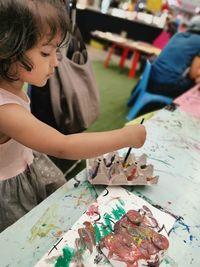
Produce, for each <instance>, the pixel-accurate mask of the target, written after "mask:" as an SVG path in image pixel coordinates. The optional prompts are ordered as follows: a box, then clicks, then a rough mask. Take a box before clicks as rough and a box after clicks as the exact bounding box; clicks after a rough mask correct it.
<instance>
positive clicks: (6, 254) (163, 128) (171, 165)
mask: <svg viewBox="0 0 200 267" xmlns="http://www.w3.org/2000/svg"><path fill="white" fill-rule="evenodd" d="M145 125H146V128H147V141H146V143H145V145H144V147H143V148H142V149H140V150H139V151H138V154H141V153H146V154H147V155H148V162H149V163H152V164H153V165H154V167H155V174H156V175H159V177H160V178H159V183H158V184H157V185H156V186H152V187H145V186H135V187H127V189H128V190H129V191H133V192H134V193H136V194H138V195H140V196H142V197H143V198H144V199H146V200H148V201H149V202H150V203H153V204H155V206H157V207H159V208H160V209H165V210H167V211H168V212H170V213H172V214H175V215H177V218H179V220H178V221H177V223H176V224H175V226H174V228H173V230H172V232H171V235H170V247H169V251H168V258H167V259H166V260H165V261H164V262H163V263H162V264H161V266H167V267H170V266H173V267H176V266H181V267H189V266H193V267H196V266H200V257H199V253H200V195H199V187H200V179H199V177H200V164H199V162H200V120H199V119H198V118H195V117H193V116H192V115H189V114H187V113H184V112H183V111H181V110H179V109H176V110H175V111H174V112H171V111H168V110H161V111H159V112H158V113H157V114H156V115H155V116H154V117H153V118H152V119H151V120H149V121H147V122H146V123H145ZM126 151H127V150H122V151H120V153H126ZM135 153H137V151H135ZM103 189H104V187H103V186H100V187H99V186H95V187H94V186H92V185H91V184H90V183H88V182H87V181H86V172H85V171H83V172H82V173H80V174H79V175H78V176H77V177H76V180H71V181H69V182H68V183H66V184H65V185H64V186H63V187H62V188H60V189H59V190H57V191H56V192H55V193H54V194H52V195H51V196H50V197H49V198H47V199H46V200H45V201H43V202H42V203H41V204H40V205H38V206H37V207H36V208H34V209H33V210H32V211H31V212H29V213H28V214H27V215H25V216H24V217H23V218H21V219H20V220H19V221H18V222H16V223H15V224H14V225H13V226H11V227H9V228H8V229H6V230H5V231H4V232H2V233H1V234H0V258H1V264H0V265H1V267H4V266H14V267H27V266H29V267H31V266H34V265H35V264H36V262H38V260H39V259H40V258H41V257H42V256H43V255H44V254H45V253H46V252H47V251H48V250H49V249H50V248H51V247H52V245H53V244H55V243H56V242H57V241H59V240H60V238H61V236H62V235H63V234H64V233H65V232H66V231H67V230H68V229H70V228H71V227H72V225H73V224H74V223H75V222H76V221H77V219H78V218H79V217H80V216H81V215H82V214H83V213H84V212H85V211H86V209H87V207H88V206H89V204H91V203H92V202H93V201H94V200H95V199H96V198H97V196H98V195H99V194H100V193H101V192H102V191H103Z"/></svg>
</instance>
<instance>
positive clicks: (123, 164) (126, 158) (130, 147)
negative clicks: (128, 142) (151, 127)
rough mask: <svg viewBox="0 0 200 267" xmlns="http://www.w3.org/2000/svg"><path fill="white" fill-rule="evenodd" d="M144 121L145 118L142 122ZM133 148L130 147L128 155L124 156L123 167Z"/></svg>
mask: <svg viewBox="0 0 200 267" xmlns="http://www.w3.org/2000/svg"><path fill="white" fill-rule="evenodd" d="M143 122H144V118H142V120H141V122H140V124H143ZM131 149H132V147H129V149H128V152H127V154H126V156H125V158H124V162H123V167H125V164H126V161H127V159H128V157H129V155H130V153H131Z"/></svg>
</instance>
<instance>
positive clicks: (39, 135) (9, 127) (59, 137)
mask: <svg viewBox="0 0 200 267" xmlns="http://www.w3.org/2000/svg"><path fill="white" fill-rule="evenodd" d="M0 132H1V133H3V134H5V135H6V136H8V137H10V138H13V139H15V140H16V141H18V142H19V143H21V144H23V145H25V146H27V147H29V148H31V149H33V150H36V151H39V152H42V153H45V154H48V155H52V156H55V157H59V158H65V159H86V158H91V157H95V156H98V155H101V154H104V153H107V152H111V151H114V150H117V149H120V148H123V147H135V148H139V147H141V146H142V145H143V144H144V142H145V139H146V131H145V128H144V126H143V125H140V124H138V125H132V126H127V127H124V128H122V129H118V130H113V131H107V132H98V133H79V134H70V135H63V134H61V133H60V132H58V131H57V130H55V129H54V128H52V127H50V126H48V125H47V124H45V123H43V122H41V121H39V120H38V119H37V118H35V117H34V116H33V115H32V114H31V113H29V112H28V111H27V110H26V109H25V108H23V107H22V106H20V105H17V104H6V105H3V106H0Z"/></svg>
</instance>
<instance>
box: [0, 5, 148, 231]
mask: <svg viewBox="0 0 200 267" xmlns="http://www.w3.org/2000/svg"><path fill="white" fill-rule="evenodd" d="M61 2H62V1H61V0H0V231H2V230H4V229H5V228H6V227H7V226H9V225H11V224H12V223H13V222H15V221H16V220H17V219H18V218H20V217H21V216H23V215H24V214H25V213H27V212H28V211H29V210H31V209H32V208H33V207H34V206H36V205H37V204H38V203H39V202H41V201H42V200H43V199H44V198H45V197H47V196H48V195H49V194H50V193H52V192H53V191H54V190H55V189H57V188H58V187H59V186H61V185H62V184H63V183H64V182H65V179H64V177H63V175H62V173H61V172H60V171H59V170H58V169H57V168H56V167H55V166H54V165H53V164H52V163H51V161H50V160H49V159H48V158H47V156H46V157H45V156H44V155H43V154H38V155H37V156H33V153H32V150H35V151H38V152H40V153H45V154H49V155H52V156H55V157H59V158H65V159H86V158H90V157H95V156H97V155H100V154H103V153H107V152H110V151H113V150H117V149H120V148H122V147H129V146H131V147H135V148H139V147H141V146H142V145H143V143H144V141H145V138H146V133H145V128H144V126H142V125H135V126H129V127H125V128H123V129H118V130H113V131H109V132H101V133H81V134H73V135H67V136H65V135H63V134H61V133H59V132H58V131H56V130H55V129H53V128H51V127H50V126H48V125H46V124H44V123H42V122H41V121H39V120H38V119H36V118H35V117H34V116H33V115H32V114H31V113H30V110H29V104H30V103H29V99H28V97H27V95H26V94H25V93H24V91H23V90H22V87H23V84H24V82H27V83H29V84H33V85H36V86H44V85H45V83H46V82H47V80H48V78H49V77H50V76H51V75H52V74H53V72H54V70H55V67H56V66H58V60H57V54H58V52H59V47H60V46H61V45H63V42H64V40H67V37H68V34H69V23H68V19H67V17H66V11H65V6H64V5H63V4H61Z"/></svg>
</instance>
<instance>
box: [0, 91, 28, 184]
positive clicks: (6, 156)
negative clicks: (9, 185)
mask: <svg viewBox="0 0 200 267" xmlns="http://www.w3.org/2000/svg"><path fill="white" fill-rule="evenodd" d="M9 103H15V104H18V105H21V106H23V107H25V108H26V109H27V110H29V111H30V107H29V106H30V100H29V98H28V96H27V101H25V100H23V99H21V98H20V97H18V96H16V95H14V94H12V93H10V92H8V91H6V90H4V89H1V88H0V106H1V105H5V104H9ZM32 162H33V153H32V150H31V149H30V148H27V147H25V146H23V145H22V144H20V143H18V142H16V141H15V140H14V139H10V140H9V141H7V142H6V143H4V144H0V180H5V179H8V178H12V177H15V176H16V175H18V174H20V173H22V172H23V171H25V169H26V167H27V165H30V164H31V163H32Z"/></svg>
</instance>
